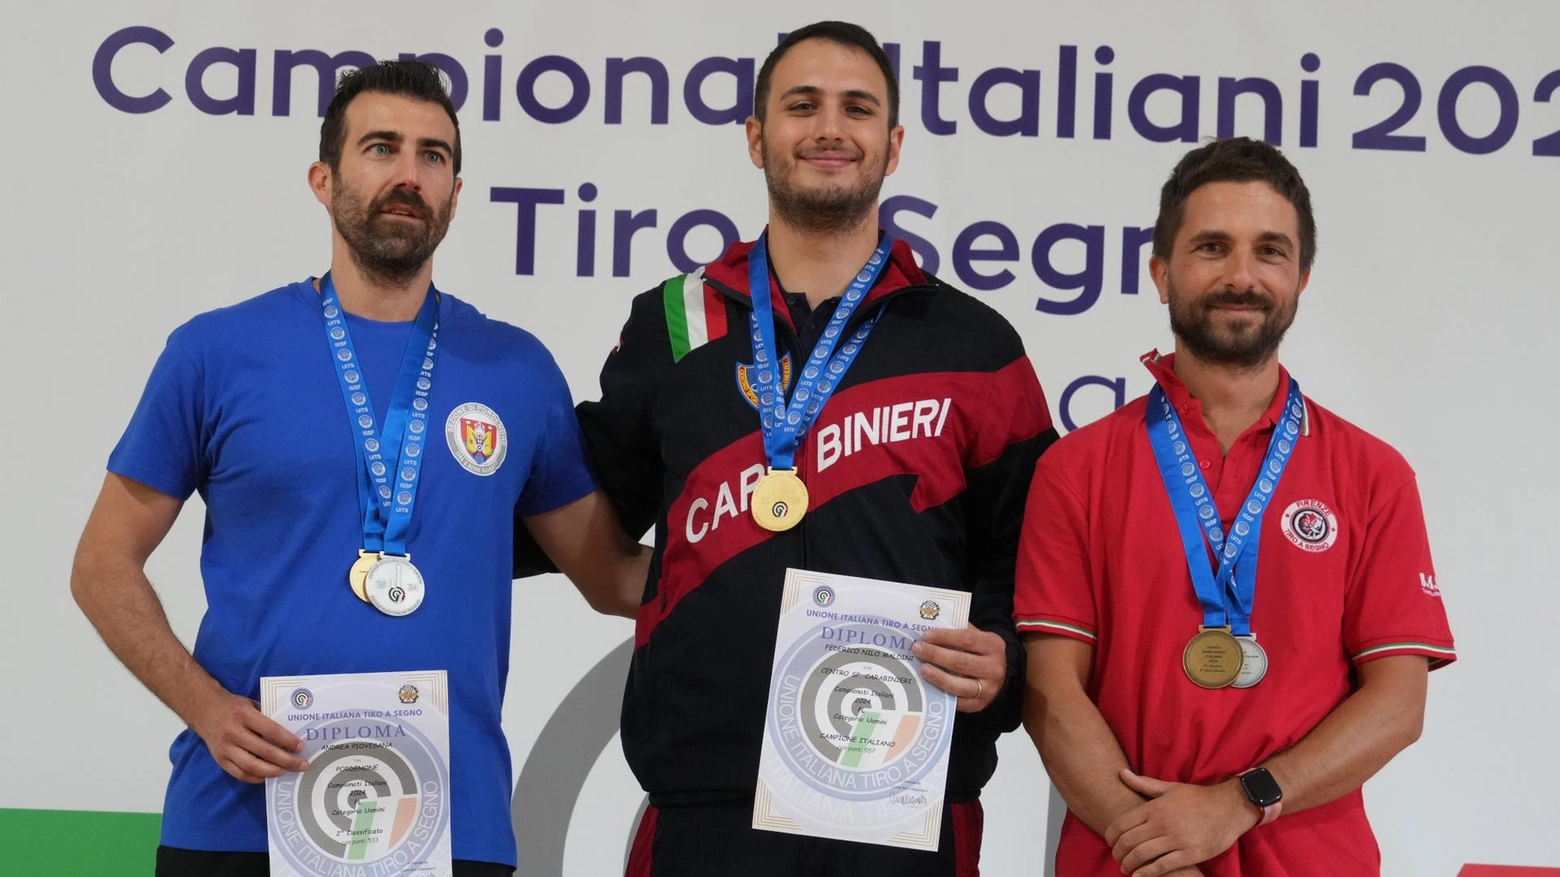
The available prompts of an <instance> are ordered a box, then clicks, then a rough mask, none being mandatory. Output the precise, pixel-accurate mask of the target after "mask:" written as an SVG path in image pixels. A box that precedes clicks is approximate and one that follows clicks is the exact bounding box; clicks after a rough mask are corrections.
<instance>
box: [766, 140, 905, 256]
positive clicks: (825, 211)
mask: <svg viewBox="0 0 1560 877" xmlns="http://www.w3.org/2000/svg"><path fill="white" fill-rule="evenodd" d="M762 148H763V152H764V181H765V182H766V183H768V184H769V203H770V204H773V205H774V208H775V212H776V213H777V214H779V216H780V218H781V219H782V220H784V221H785V223H786V224H787V225H789V226H791V227H792V228H796V229H799V230H802V231H807V232H814V233H823V234H835V233H839V232H844V231H849V230H850V229H853V228H855V227H856V226H858V225H861V224H862V223H863V222H864V221H865V220H866V219H867V218H868V217H870V216H872V214H873V213H874V212H875V211H876V210H877V200H878V192H879V191H880V190H881V189H882V188H883V178H884V177H885V176H887V175H888V152H887V151H886V150H885V151H884V153H883V161H882V163H881V164H880V165H879V166H878V167H877V168H876V169H875V170H876V171H877V173H875V174H872V175H870V176H868V177H866V178H865V179H863V180H862V181H861V182H860V184H859V185H857V186H855V187H851V186H848V185H843V184H834V185H829V186H825V187H822V188H807V187H802V186H794V185H792V184H791V183H790V176H791V172H792V171H793V170H794V169H795V168H796V165H797V160H796V158H795V157H792V156H786V157H784V158H782V157H781V156H780V155H779V154H778V153H776V152H773V151H771V150H770V148H769V141H767V140H765V141H763V142H762Z"/></svg>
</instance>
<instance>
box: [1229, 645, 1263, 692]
mask: <svg viewBox="0 0 1560 877" xmlns="http://www.w3.org/2000/svg"><path fill="white" fill-rule="evenodd" d="M1236 639H1237V640H1240V650H1241V652H1242V655H1241V662H1240V675H1239V676H1236V677H1235V681H1234V682H1231V683H1230V685H1231V686H1232V687H1234V688H1250V687H1251V686H1253V685H1256V684H1257V683H1258V682H1261V681H1262V677H1264V676H1266V675H1267V670H1268V657H1267V651H1266V650H1265V649H1263V648H1262V646H1260V645H1258V644H1257V638H1256V636H1255V635H1252V636H1238V637H1236Z"/></svg>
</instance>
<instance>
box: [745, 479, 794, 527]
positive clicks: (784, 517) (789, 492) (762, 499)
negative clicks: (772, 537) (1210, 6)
mask: <svg viewBox="0 0 1560 877" xmlns="http://www.w3.org/2000/svg"><path fill="white" fill-rule="evenodd" d="M749 502H750V503H751V505H749V507H748V510H749V511H751V512H752V513H753V520H755V521H757V522H758V525H759V526H760V527H763V528H764V529H765V530H769V531H771V532H774V533H778V532H780V531H782V530H789V529H791V528H792V527H794V526H796V525H797V524H798V523H800V522H801V520H802V516H803V515H805V514H807V485H805V484H803V483H802V479H800V478H798V477H796V470H795V469H774V468H771V469H770V470H769V471H768V472H766V473H765V474H764V477H763V478H760V479H759V480H758V484H757V485H755V486H754V487H753V496H752V499H751V500H749Z"/></svg>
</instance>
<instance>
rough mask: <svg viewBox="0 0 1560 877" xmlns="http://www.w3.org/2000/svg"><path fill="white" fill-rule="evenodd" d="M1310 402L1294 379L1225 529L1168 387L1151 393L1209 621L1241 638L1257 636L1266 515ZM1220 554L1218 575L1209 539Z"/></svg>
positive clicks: (1162, 461) (1160, 446) (1157, 454)
mask: <svg viewBox="0 0 1560 877" xmlns="http://www.w3.org/2000/svg"><path fill="white" fill-rule="evenodd" d="M1304 415H1305V401H1304V399H1303V398H1302V397H1301V395H1300V384H1299V383H1298V382H1296V381H1295V379H1294V378H1290V379H1289V391H1288V395H1287V396H1286V398H1285V399H1284V413H1283V414H1282V415H1281V416H1280V417H1279V421H1278V423H1277V425H1275V426H1274V428H1273V438H1272V439H1270V440H1269V441H1268V450H1267V456H1266V457H1264V458H1263V460H1262V468H1261V470H1260V471H1258V473H1257V481H1256V483H1255V484H1253V485H1252V486H1251V492H1250V493H1249V494H1247V496H1246V501H1245V502H1244V503H1242V504H1241V507H1240V512H1239V513H1238V514H1236V516H1235V522H1234V524H1233V526H1231V527H1230V532H1228V533H1225V532H1224V524H1223V522H1222V521H1221V520H1220V519H1219V509H1218V507H1217V506H1216V505H1215V504H1214V501H1213V492H1212V491H1211V490H1209V489H1208V484H1207V482H1206V481H1205V480H1204V479H1203V476H1202V469H1201V467H1199V466H1198V464H1197V461H1196V460H1195V459H1193V456H1192V452H1191V446H1190V443H1189V442H1188V440H1187V438H1186V433H1185V430H1183V429H1182V428H1181V419H1180V417H1178V416H1177V415H1176V413H1175V406H1174V405H1171V404H1170V400H1169V399H1168V398H1166V396H1165V392H1164V390H1163V389H1161V388H1160V387H1159V386H1158V385H1157V384H1156V385H1155V386H1154V388H1153V389H1152V390H1150V391H1149V393H1148V411H1147V416H1146V420H1147V423H1148V440H1149V444H1151V445H1152V446H1153V449H1154V460H1155V461H1156V462H1157V463H1158V464H1159V475H1160V478H1162V479H1163V480H1164V483H1165V490H1166V491H1167V492H1168V493H1169V495H1170V506H1171V508H1172V509H1173V510H1174V511H1175V521H1176V526H1177V528H1178V529H1179V530H1180V533H1181V545H1182V547H1183V548H1184V549H1185V550H1186V564H1187V567H1188V568H1189V569H1190V570H1191V573H1192V588H1193V589H1194V590H1195V591H1196V592H1197V602H1198V603H1200V604H1202V608H1203V626H1204V627H1225V626H1228V627H1229V628H1230V632H1231V633H1233V634H1234V635H1235V636H1249V635H1250V634H1251V611H1252V606H1253V603H1254V602H1255V600H1256V594H1257V555H1258V548H1259V545H1260V544H1261V534H1262V529H1261V528H1262V516H1263V514H1264V513H1265V512H1266V511H1267V507H1268V504H1269V503H1270V502H1271V501H1272V499H1273V494H1274V493H1275V492H1276V491H1277V489H1278V481H1279V478H1280V477H1282V476H1283V474H1284V470H1285V469H1286V468H1287V467H1288V465H1289V458H1290V455H1291V454H1292V453H1293V452H1294V447H1295V441H1296V440H1297V439H1298V438H1299V437H1300V428H1301V424H1302V418H1303V417H1304ZM1204 537H1206V538H1207V540H1208V542H1207V544H1208V545H1209V546H1211V547H1212V549H1213V556H1214V557H1215V558H1216V559H1217V562H1218V565H1217V573H1215V571H1214V569H1212V568H1210V567H1209V564H1208V555H1207V553H1206V551H1205V549H1204V548H1203V538H1204Z"/></svg>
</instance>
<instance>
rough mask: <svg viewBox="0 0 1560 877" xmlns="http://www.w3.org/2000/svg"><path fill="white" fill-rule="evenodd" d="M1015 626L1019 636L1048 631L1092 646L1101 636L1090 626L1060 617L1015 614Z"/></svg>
mask: <svg viewBox="0 0 1560 877" xmlns="http://www.w3.org/2000/svg"><path fill="white" fill-rule="evenodd" d="M1013 626H1014V627H1016V628H1017V629H1018V634H1019V636H1024V635H1025V634H1031V633H1048V634H1054V635H1057V636H1065V637H1070V638H1072V639H1075V640H1079V641H1080V642H1086V643H1088V644H1089V645H1091V646H1092V645H1094V644H1095V643H1097V642H1098V641H1099V637H1098V636H1096V635H1095V633H1094V631H1092V630H1090V629H1089V628H1087V627H1084V626H1083V625H1081V624H1078V623H1077V622H1074V621H1067V620H1064V619H1060V618H1042V617H1034V616H1030V617H1025V616H1022V615H1015V616H1014V617H1013Z"/></svg>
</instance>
